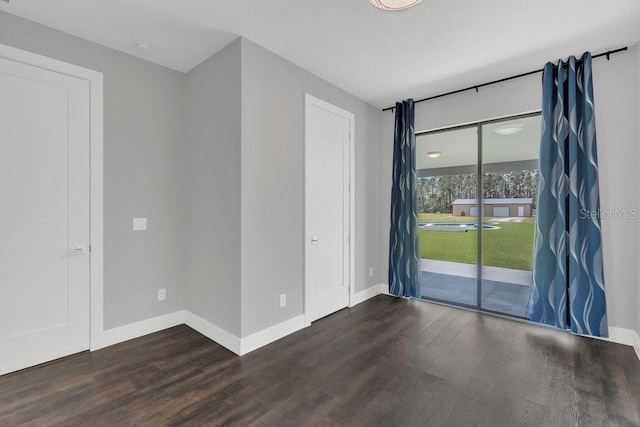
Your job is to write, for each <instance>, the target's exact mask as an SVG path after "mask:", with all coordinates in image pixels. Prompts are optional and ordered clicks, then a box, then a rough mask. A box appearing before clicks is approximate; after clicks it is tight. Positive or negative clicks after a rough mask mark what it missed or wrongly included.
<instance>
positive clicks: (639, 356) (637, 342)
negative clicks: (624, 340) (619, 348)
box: [633, 332, 640, 360]
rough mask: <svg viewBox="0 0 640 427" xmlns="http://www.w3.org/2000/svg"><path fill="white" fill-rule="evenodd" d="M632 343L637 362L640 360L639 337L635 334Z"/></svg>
mask: <svg viewBox="0 0 640 427" xmlns="http://www.w3.org/2000/svg"><path fill="white" fill-rule="evenodd" d="M634 338H635V339H634V341H633V348H634V349H635V350H636V355H637V356H638V360H640V335H638V333H637V332H636V334H635V337H634Z"/></svg>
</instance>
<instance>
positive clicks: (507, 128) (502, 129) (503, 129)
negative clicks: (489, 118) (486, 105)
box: [493, 123, 524, 136]
mask: <svg viewBox="0 0 640 427" xmlns="http://www.w3.org/2000/svg"><path fill="white" fill-rule="evenodd" d="M523 130H524V125H523V124H522V123H509V124H508V125H503V126H499V127H497V128H495V129H494V130H493V131H494V132H495V133H497V134H498V135H502V136H507V135H515V134H516V133H520V132H522V131H523Z"/></svg>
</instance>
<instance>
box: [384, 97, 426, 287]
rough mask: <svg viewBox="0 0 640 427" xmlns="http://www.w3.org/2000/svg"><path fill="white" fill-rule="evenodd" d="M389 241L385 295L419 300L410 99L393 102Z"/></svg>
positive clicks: (412, 121) (416, 213)
mask: <svg viewBox="0 0 640 427" xmlns="http://www.w3.org/2000/svg"><path fill="white" fill-rule="evenodd" d="M395 110H396V123H395V133H394V139H393V185H392V188H391V232H390V238H389V292H391V293H392V294H393V295H398V296H403V297H415V298H420V297H421V296H422V292H421V288H420V242H419V240H418V239H419V234H418V194H417V191H416V135H415V130H414V109H413V100H412V99H409V100H407V101H403V102H402V103H399V102H398V103H396V107H395Z"/></svg>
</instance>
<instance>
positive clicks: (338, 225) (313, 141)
mask: <svg viewBox="0 0 640 427" xmlns="http://www.w3.org/2000/svg"><path fill="white" fill-rule="evenodd" d="M305 122H306V124H305V129H306V131H305V139H306V141H305V200H306V202H305V217H306V221H305V229H306V232H305V239H306V242H305V282H306V283H305V314H306V320H307V323H310V322H312V321H314V320H317V319H319V318H321V317H324V316H326V315H328V314H331V313H333V312H335V311H338V310H340V309H342V308H345V307H347V306H348V305H349V292H350V283H349V282H350V280H349V278H350V271H349V269H350V246H349V245H350V242H349V240H350V238H349V233H350V210H351V206H350V200H351V198H350V194H349V191H350V188H349V187H350V185H349V183H350V176H351V158H350V153H351V144H352V139H351V136H352V127H353V123H354V116H353V114H351V113H349V112H347V111H344V110H342V109H340V108H338V107H335V106H333V105H331V104H329V103H326V102H324V101H321V100H319V99H317V98H314V97H312V96H310V95H307V97H306V112H305Z"/></svg>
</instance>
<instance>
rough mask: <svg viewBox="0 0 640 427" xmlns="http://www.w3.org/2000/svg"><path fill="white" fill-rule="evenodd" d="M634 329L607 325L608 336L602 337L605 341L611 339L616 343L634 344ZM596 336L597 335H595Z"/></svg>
mask: <svg viewBox="0 0 640 427" xmlns="http://www.w3.org/2000/svg"><path fill="white" fill-rule="evenodd" d="M635 335H636V331H634V330H633V329H626V328H617V327H615V326H609V338H603V339H604V340H605V341H611V342H615V343H618V344H624V345H630V346H633V345H634V341H635ZM596 338H597V337H596Z"/></svg>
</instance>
